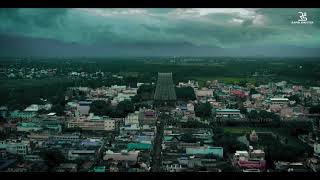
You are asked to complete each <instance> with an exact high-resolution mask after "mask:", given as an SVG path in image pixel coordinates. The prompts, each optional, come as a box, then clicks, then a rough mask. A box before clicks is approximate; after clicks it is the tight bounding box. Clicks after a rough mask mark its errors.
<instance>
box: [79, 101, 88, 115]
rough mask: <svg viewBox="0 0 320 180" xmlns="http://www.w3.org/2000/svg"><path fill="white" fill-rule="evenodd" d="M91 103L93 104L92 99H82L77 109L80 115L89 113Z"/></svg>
mask: <svg viewBox="0 0 320 180" xmlns="http://www.w3.org/2000/svg"><path fill="white" fill-rule="evenodd" d="M90 104H91V102H90V101H80V102H79V103H78V106H77V111H78V112H79V115H80V116H83V115H89V111H90Z"/></svg>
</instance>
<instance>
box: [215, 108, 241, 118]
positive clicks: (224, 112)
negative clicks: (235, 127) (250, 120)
mask: <svg viewBox="0 0 320 180" xmlns="http://www.w3.org/2000/svg"><path fill="white" fill-rule="evenodd" d="M216 117H237V118H239V117H241V113H240V110H238V109H217V110H216Z"/></svg>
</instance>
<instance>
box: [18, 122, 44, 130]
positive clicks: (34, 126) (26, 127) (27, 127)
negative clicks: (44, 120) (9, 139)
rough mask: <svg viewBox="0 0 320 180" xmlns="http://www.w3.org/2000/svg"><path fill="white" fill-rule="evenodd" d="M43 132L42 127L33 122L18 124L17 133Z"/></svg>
mask: <svg viewBox="0 0 320 180" xmlns="http://www.w3.org/2000/svg"><path fill="white" fill-rule="evenodd" d="M40 130H42V128H41V126H40V125H38V124H36V123H32V122H20V123H18V124H17V131H20V132H33V131H40Z"/></svg>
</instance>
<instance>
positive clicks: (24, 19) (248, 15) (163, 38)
mask: <svg viewBox="0 0 320 180" xmlns="http://www.w3.org/2000/svg"><path fill="white" fill-rule="evenodd" d="M300 11H302V12H307V15H308V16H307V17H308V20H310V21H314V23H313V24H308V25H297V24H291V22H292V21H297V20H298V19H299V14H298V12H300ZM319 19H320V9H236V8H234V9H223V8H221V9H206V8H201V9H197V8H195V9H0V22H1V24H0V34H2V35H9V36H21V37H25V38H34V39H37V38H38V39H45V40H53V41H59V42H63V43H71V44H77V45H81V46H94V47H99V48H103V47H119V46H121V47H128V48H129V47H130V48H132V47H137V48H138V47H140V48H142V47H148V48H150V47H157V48H161V47H162V48H164V47H168V46H170V47H173V48H174V47H176V48H178V46H181V45H185V46H190V47H194V48H201V47H203V48H204V49H208V48H209V49H210V48H248V47H255V46H273V45H276V46H301V47H304V48H319V47H320V25H319Z"/></svg>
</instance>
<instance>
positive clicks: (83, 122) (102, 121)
mask: <svg viewBox="0 0 320 180" xmlns="http://www.w3.org/2000/svg"><path fill="white" fill-rule="evenodd" d="M68 127H69V128H73V127H80V128H81V129H83V130H93V131H94V130H97V131H114V130H115V120H114V119H111V118H109V117H106V116H103V117H101V116H94V115H93V114H92V113H91V114H90V116H89V117H79V118H76V119H72V120H70V121H69V122H68Z"/></svg>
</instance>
